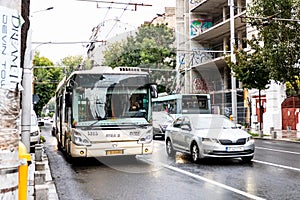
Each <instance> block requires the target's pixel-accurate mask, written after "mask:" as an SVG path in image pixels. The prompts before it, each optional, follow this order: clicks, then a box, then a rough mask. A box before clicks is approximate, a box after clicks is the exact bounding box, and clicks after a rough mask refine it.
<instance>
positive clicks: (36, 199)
mask: <svg viewBox="0 0 300 200" xmlns="http://www.w3.org/2000/svg"><path fill="white" fill-rule="evenodd" d="M31 160H32V163H31V164H30V165H29V166H28V188H27V190H28V193H27V197H28V198H27V199H28V200H58V199H59V198H58V195H57V191H56V188H55V184H54V181H53V180H52V176H51V172H50V168H49V163H48V158H47V155H45V154H44V153H43V160H42V162H43V163H45V168H44V170H42V171H43V173H45V181H44V183H43V184H39V185H38V186H37V185H35V180H34V179H35V177H34V176H35V173H36V172H37V170H36V166H35V165H36V161H35V154H34V153H31ZM35 191H37V192H38V194H37V195H36V194H35ZM43 193H44V194H45V193H46V194H47V195H44V194H43ZM42 194H43V195H42Z"/></svg>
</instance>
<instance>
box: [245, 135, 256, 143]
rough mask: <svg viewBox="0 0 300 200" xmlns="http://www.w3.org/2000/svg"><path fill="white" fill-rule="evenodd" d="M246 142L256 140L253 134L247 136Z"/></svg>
mask: <svg viewBox="0 0 300 200" xmlns="http://www.w3.org/2000/svg"><path fill="white" fill-rule="evenodd" d="M246 142H254V139H253V137H252V136H249V137H247V140H246Z"/></svg>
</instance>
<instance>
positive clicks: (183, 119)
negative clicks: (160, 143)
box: [165, 114, 255, 162]
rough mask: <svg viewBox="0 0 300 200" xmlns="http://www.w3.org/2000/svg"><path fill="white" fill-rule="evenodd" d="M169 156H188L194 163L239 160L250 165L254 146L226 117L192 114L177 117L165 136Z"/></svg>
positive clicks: (252, 141)
mask: <svg viewBox="0 0 300 200" xmlns="http://www.w3.org/2000/svg"><path fill="white" fill-rule="evenodd" d="M165 142H166V151H167V154H168V155H169V156H174V155H175V153H176V152H177V151H178V152H182V153H188V154H191V156H192V160H193V162H197V161H198V160H199V159H201V158H205V157H215V158H239V157H240V158H241V159H242V160H243V161H244V162H250V161H251V160H252V159H253V156H254V149H255V144H254V140H253V138H252V137H251V135H250V134H248V133H247V132H246V131H244V130H242V129H240V128H237V126H236V125H235V124H234V123H232V122H231V121H230V120H229V119H228V118H227V117H225V116H223V115H212V114H199V115H198V114H191V115H183V116H180V117H178V118H177V119H176V120H175V121H174V122H173V124H172V125H170V126H168V127H167V129H166V133H165Z"/></svg>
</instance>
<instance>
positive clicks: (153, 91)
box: [150, 84, 158, 98]
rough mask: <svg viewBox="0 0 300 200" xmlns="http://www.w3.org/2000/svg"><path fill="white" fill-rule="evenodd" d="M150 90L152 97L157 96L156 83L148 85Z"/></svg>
mask: <svg viewBox="0 0 300 200" xmlns="http://www.w3.org/2000/svg"><path fill="white" fill-rule="evenodd" d="M150 92H151V97H152V98H157V97H158V92H157V85H156V84H152V85H150Z"/></svg>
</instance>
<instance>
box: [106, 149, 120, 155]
mask: <svg viewBox="0 0 300 200" xmlns="http://www.w3.org/2000/svg"><path fill="white" fill-rule="evenodd" d="M121 154H123V150H107V151H106V155H121Z"/></svg>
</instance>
